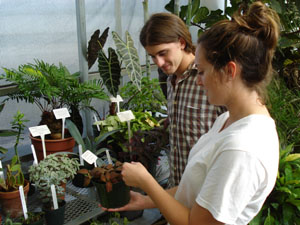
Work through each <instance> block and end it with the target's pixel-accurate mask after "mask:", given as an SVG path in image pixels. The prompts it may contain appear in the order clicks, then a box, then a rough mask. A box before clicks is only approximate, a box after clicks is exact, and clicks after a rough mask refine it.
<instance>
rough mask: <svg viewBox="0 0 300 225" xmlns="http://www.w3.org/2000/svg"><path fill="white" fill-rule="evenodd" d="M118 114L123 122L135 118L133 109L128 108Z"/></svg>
mask: <svg viewBox="0 0 300 225" xmlns="http://www.w3.org/2000/svg"><path fill="white" fill-rule="evenodd" d="M117 116H118V117H119V119H120V121H121V122H125V121H130V120H133V119H135V116H134V115H133V113H132V111H131V110H127V111H124V112H118V113H117Z"/></svg>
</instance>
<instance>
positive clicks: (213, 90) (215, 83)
mask: <svg viewBox="0 0 300 225" xmlns="http://www.w3.org/2000/svg"><path fill="white" fill-rule="evenodd" d="M195 63H196V66H197V69H198V78H197V85H200V86H203V87H204V89H205V90H206V95H207V97H208V101H209V103H210V104H213V105H224V97H225V96H224V85H222V83H223V82H222V78H221V74H219V73H217V72H216V71H215V70H214V67H213V65H212V64H210V63H209V62H208V61H207V60H206V57H205V50H204V48H202V47H201V44H200V45H198V46H197V48H196V55H195Z"/></svg>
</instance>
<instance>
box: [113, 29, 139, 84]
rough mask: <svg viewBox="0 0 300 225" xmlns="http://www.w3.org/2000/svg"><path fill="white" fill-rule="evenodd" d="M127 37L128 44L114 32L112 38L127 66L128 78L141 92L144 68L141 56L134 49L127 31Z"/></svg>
mask: <svg viewBox="0 0 300 225" xmlns="http://www.w3.org/2000/svg"><path fill="white" fill-rule="evenodd" d="M125 35H126V42H124V41H123V40H122V39H121V38H120V36H119V35H118V34H117V33H116V32H114V31H112V36H113V39H114V42H115V45H116V47H117V53H118V54H119V56H120V57H121V60H122V62H123V63H124V65H125V68H126V71H127V73H128V76H129V78H130V80H131V81H132V83H133V84H135V85H136V86H137V88H138V89H139V90H141V79H142V68H141V64H140V60H139V55H138V53H137V50H136V48H135V47H134V43H133V40H132V38H131V36H130V34H129V33H128V32H127V31H126V33H125Z"/></svg>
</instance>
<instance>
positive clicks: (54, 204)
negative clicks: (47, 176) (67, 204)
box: [51, 184, 58, 209]
mask: <svg viewBox="0 0 300 225" xmlns="http://www.w3.org/2000/svg"><path fill="white" fill-rule="evenodd" d="M51 194H52V200H53V208H54V209H58V203H57V198H56V190H55V186H54V184H51Z"/></svg>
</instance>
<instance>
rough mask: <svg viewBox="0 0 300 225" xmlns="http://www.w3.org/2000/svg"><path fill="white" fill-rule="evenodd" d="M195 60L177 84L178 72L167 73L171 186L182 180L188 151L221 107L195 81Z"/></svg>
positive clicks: (210, 123)
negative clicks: (214, 104)
mask: <svg viewBox="0 0 300 225" xmlns="http://www.w3.org/2000/svg"><path fill="white" fill-rule="evenodd" d="M196 80H197V69H196V67H195V65H194V64H191V65H190V66H189V68H188V69H187V70H186V71H185V72H184V73H183V76H182V78H181V79H180V80H179V82H178V83H177V84H175V81H176V76H175V75H171V76H169V77H168V80H167V84H168V116H169V122H170V126H169V127H170V147H171V149H170V178H169V184H168V185H169V186H170V187H173V186H176V185H178V184H179V181H180V179H181V176H182V174H183V171H184V168H185V166H186V163H187V159H188V155H189V152H190V150H191V148H192V147H193V145H194V144H196V142H197V141H198V139H199V138H200V137H201V135H203V134H205V133H206V132H207V131H208V130H209V129H210V128H211V127H212V125H213V123H214V121H215V119H216V118H217V116H218V115H219V114H220V112H221V111H219V110H220V108H219V107H216V106H213V105H210V104H209V103H208V101H207V97H206V95H205V92H204V90H203V87H201V86H199V85H197V84H196Z"/></svg>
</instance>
